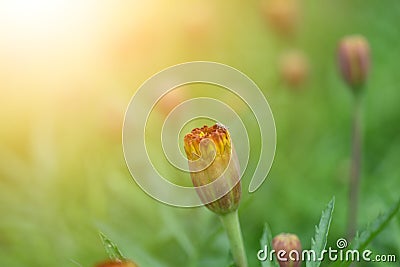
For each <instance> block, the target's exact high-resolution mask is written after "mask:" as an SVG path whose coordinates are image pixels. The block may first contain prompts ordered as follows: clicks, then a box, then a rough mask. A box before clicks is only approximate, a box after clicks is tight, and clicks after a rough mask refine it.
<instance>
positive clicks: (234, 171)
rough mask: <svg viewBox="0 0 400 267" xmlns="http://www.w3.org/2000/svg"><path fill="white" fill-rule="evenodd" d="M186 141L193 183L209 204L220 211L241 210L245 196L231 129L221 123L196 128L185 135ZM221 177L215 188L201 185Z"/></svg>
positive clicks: (205, 202) (214, 210) (207, 204)
mask: <svg viewBox="0 0 400 267" xmlns="http://www.w3.org/2000/svg"><path fill="white" fill-rule="evenodd" d="M184 142H185V151H186V155H187V157H188V159H189V168H190V170H191V173H190V175H191V177H192V182H193V185H194V186H196V190H197V193H198V195H199V197H200V199H201V200H202V201H203V203H204V204H205V205H206V207H207V208H209V209H210V210H211V211H213V212H215V213H218V214H227V213H230V212H233V211H235V210H237V208H238V206H239V201H240V197H241V185H240V170H239V163H238V159H237V157H236V152H235V150H234V148H233V146H232V142H231V138H230V135H229V132H228V129H226V128H225V127H224V126H222V125H221V124H215V125H214V126H212V127H208V126H203V127H202V128H195V129H193V130H192V132H191V133H189V134H187V135H186V136H185V138H184ZM210 163H211V164H210ZM207 166H208V167H207ZM218 178H221V179H219V180H218V182H217V183H214V184H213V186H212V187H207V188H206V189H204V188H200V186H203V185H207V184H209V183H212V182H214V181H216V180H217V179H218ZM233 185H234V186H233ZM232 186H233V187H232ZM229 189H230V190H229ZM227 191H228V193H227V194H225V195H223V196H222V197H221V198H219V199H218V200H215V201H212V200H214V198H215V196H216V195H219V194H221V192H227Z"/></svg>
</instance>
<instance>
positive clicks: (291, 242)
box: [272, 233, 302, 267]
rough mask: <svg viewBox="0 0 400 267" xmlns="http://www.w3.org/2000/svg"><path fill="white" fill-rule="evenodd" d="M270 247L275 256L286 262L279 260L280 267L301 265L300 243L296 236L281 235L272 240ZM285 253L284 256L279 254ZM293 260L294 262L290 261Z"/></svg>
mask: <svg viewBox="0 0 400 267" xmlns="http://www.w3.org/2000/svg"><path fill="white" fill-rule="evenodd" d="M272 247H273V249H274V250H275V253H276V255H280V258H281V259H282V258H284V259H286V260H279V257H277V258H278V262H279V266H280V267H298V266H300V263H301V251H302V248H301V243H300V239H299V238H298V237H297V235H294V234H287V233H282V234H279V235H277V236H275V237H274V239H273V240H272ZM281 250H282V251H285V254H284V255H282V254H279V251H281ZM292 259H294V260H292Z"/></svg>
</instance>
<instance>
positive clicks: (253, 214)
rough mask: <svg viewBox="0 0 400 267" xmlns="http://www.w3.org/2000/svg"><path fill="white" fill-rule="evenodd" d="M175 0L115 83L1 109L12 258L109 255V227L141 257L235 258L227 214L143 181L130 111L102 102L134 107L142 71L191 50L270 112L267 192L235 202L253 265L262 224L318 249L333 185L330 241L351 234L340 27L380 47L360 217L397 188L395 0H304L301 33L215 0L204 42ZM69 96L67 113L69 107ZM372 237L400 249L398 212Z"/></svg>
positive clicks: (399, 55) (91, 259)
mask: <svg viewBox="0 0 400 267" xmlns="http://www.w3.org/2000/svg"><path fill="white" fill-rule="evenodd" d="M158 4H160V5H162V4H161V3H158ZM164 5H165V4H164ZM170 5H172V6H173V7H177V8H176V9H168V10H166V11H165V13H163V16H161V17H160V18H159V21H157V24H155V26H156V27H160V28H161V29H162V31H163V32H168V33H170V36H166V39H165V40H163V41H162V42H160V43H157V44H156V49H155V50H154V51H155V52H154V53H151V54H148V55H147V57H145V58H144V59H143V60H141V59H135V58H132V59H131V58H128V60H131V62H128V63H127V64H126V65H124V67H123V68H122V67H121V68H117V67H116V68H115V73H113V76H112V77H110V78H109V80H106V79H105V78H100V77H99V80H98V82H96V83H94V84H96V85H97V86H98V88H95V89H88V90H85V89H80V90H75V91H73V92H77V93H78V95H77V96H74V98H73V99H72V100H71V99H65V98H64V97H60V98H59V99H58V100H57V99H56V100H54V98H53V97H52V94H51V93H50V95H49V98H48V99H49V100H44V101H45V102H44V104H40V106H39V104H38V106H37V107H36V106H35V103H31V106H30V107H36V109H35V111H29V109H27V110H26V114H25V113H24V115H23V116H22V115H21V116H20V115H18V116H14V117H13V116H12V115H9V114H2V115H1V117H0V118H1V120H2V121H1V124H2V126H1V128H2V129H1V138H2V140H3V141H2V142H1V143H0V159H1V160H0V216H1V219H0V263H1V265H2V266H8V267H14V266H31V267H36V266H37V267H39V266H40V267H44V266H76V264H75V263H74V262H78V263H79V264H81V265H82V266H88V267H89V266H93V264H94V263H96V262H99V261H101V260H103V259H105V258H107V255H106V253H105V251H104V249H103V246H102V244H101V240H100V238H99V235H98V232H99V230H100V231H102V232H104V233H105V234H106V236H108V237H109V238H110V239H111V240H113V241H115V242H116V243H117V244H118V246H119V248H120V249H121V250H122V253H123V255H125V256H126V257H128V258H131V259H133V260H134V261H135V262H137V263H138V264H139V265H140V266H144V267H146V266H151V267H157V266H160V267H161V266H189V267H190V266H193V267H194V266H211V267H213V266H226V263H227V259H228V241H227V239H226V237H225V235H224V234H223V231H222V227H221V226H220V224H219V222H218V218H216V217H215V216H214V215H213V214H211V212H209V211H208V210H206V209H204V208H196V209H183V208H175V207H170V206H166V205H164V204H161V203H159V202H157V201H156V200H154V199H152V198H151V197H150V196H148V195H146V194H145V193H144V192H143V191H142V190H141V189H140V188H139V187H138V186H137V185H136V184H135V182H134V181H133V179H132V178H131V177H130V174H129V172H128V170H127V167H126V165H125V162H124V158H123V153H122V146H121V140H120V139H121V138H120V134H121V133H120V127H121V125H120V124H118V121H119V120H121V117H122V115H123V113H118V112H117V116H116V117H115V118H114V117H112V115H111V117H110V116H108V115H109V113H110V111H109V110H108V109H107V108H106V106H108V104H109V102H111V101H112V99H121V101H120V102H118V104H117V106H118V107H119V106H122V109H123V108H125V107H126V106H127V104H128V103H129V99H130V97H131V96H132V95H133V93H134V91H135V88H138V86H139V85H140V84H141V83H142V82H143V81H144V80H145V79H147V78H148V77H149V76H151V75H152V74H154V73H156V72H158V71H160V70H161V69H163V68H165V67H167V66H170V65H173V64H177V63H181V62H185V61H192V60H210V61H216V62H222V63H225V64H228V65H231V66H233V67H235V68H237V69H239V70H240V71H242V72H244V73H245V74H246V75H248V76H249V77H250V78H252V79H253V80H254V81H255V82H256V83H257V84H258V86H259V87H260V88H261V89H262V90H263V93H264V95H265V96H266V98H267V99H268V101H269V103H270V105H271V108H272V110H273V113H274V117H275V121H276V127H277V136H278V141H277V151H276V157H275V161H274V164H273V167H272V169H271V172H270V174H269V176H268V179H267V180H266V181H265V183H264V184H263V186H262V187H261V188H260V189H259V190H258V191H257V192H255V193H254V194H248V193H247V192H246V190H244V196H243V201H242V205H241V207H240V209H239V214H240V218H241V225H242V228H243V235H244V240H245V245H246V248H247V253H248V257H249V262H250V266H259V263H258V262H257V258H256V253H257V251H258V249H259V238H260V236H261V234H262V231H263V225H264V223H265V222H268V224H269V225H270V226H271V229H272V231H273V233H280V232H292V233H295V234H297V235H298V236H299V238H300V240H301V241H302V243H303V247H304V248H309V247H310V245H311V244H310V240H309V237H310V236H312V235H313V232H314V225H315V223H316V222H317V221H318V218H319V215H320V211H321V210H322V209H323V207H324V206H325V203H327V202H328V200H329V199H330V198H331V197H332V196H336V206H335V213H334V216H333V221H332V224H331V232H330V235H329V238H328V245H332V246H335V243H336V240H337V239H338V238H341V237H344V236H345V225H346V212H347V208H346V207H347V189H348V186H347V185H348V183H347V176H348V167H349V151H350V146H349V142H350V110H351V109H350V105H351V94H350V93H349V90H348V89H347V88H346V85H345V84H344V82H342V80H341V79H340V77H339V75H338V72H337V69H336V61H335V49H336V44H337V41H338V40H339V39H340V38H341V37H342V36H344V35H347V34H353V33H360V34H363V35H364V36H366V38H367V39H368V40H369V42H370V45H371V49H372V71H371V75H370V78H369V82H368V87H367V88H366V89H367V92H366V95H365V99H364V104H365V105H364V130H365V131H364V145H365V150H364V153H363V162H362V170H363V171H362V184H361V186H362V187H361V195H360V209H359V214H358V215H359V226H360V227H361V226H363V225H366V224H367V222H369V221H371V220H372V219H374V218H375V217H376V216H377V215H378V214H379V212H380V211H384V210H386V208H387V207H388V206H389V205H390V204H391V203H393V202H395V201H396V200H397V199H398V197H399V196H400V180H399V173H400V166H399V164H398V159H399V158H400V135H399V132H400V124H399V121H400V112H399V104H398V102H399V99H400V90H399V89H398V80H399V79H398V68H399V64H400V63H399V59H400V50H399V49H398V48H399V47H400V28H399V27H398V18H399V17H400V2H399V1H397V0H387V1H373V0H368V1H365V0H357V1H345V0H341V1H316V0H307V1H301V6H302V16H301V27H300V29H299V33H298V36H297V37H296V38H295V39H294V40H289V39H285V38H281V37H279V36H277V35H276V34H275V33H274V32H273V31H272V30H271V29H270V28H269V27H268V25H266V22H265V20H264V19H263V18H262V16H261V13H260V10H259V2H258V1H247V2H232V1H220V2H218V3H214V4H213V7H214V8H215V10H216V18H215V20H216V22H215V25H213V26H210V27H211V30H213V31H214V34H213V38H210V39H207V38H205V40H203V42H201V43H199V42H197V41H195V40H194V41H193V40H192V39H189V40H188V39H187V38H184V37H183V36H184V33H183V32H181V28H180V26H179V25H180V23H179V21H178V22H177V21H175V20H174V18H176V17H175V16H177V15H178V14H180V12H185V11H182V10H184V9H183V8H182V5H184V3H180V2H179V1H173V2H171V3H170ZM178 7H179V8H178ZM171 21H172V22H174V23H172V22H171ZM164 22H165V23H164ZM291 48H296V49H301V50H303V51H304V53H305V54H306V55H307V57H308V60H309V64H310V74H309V79H308V80H307V82H306V84H304V85H303V86H302V88H299V89H295V90H293V88H289V87H288V86H286V85H285V84H284V83H283V82H282V81H281V79H280V77H279V73H278V68H277V62H278V60H279V57H280V55H281V54H282V53H284V51H286V50H287V49H291ZM76 100H78V101H76ZM2 101H5V99H3V100H2ZM26 101H27V102H28V100H26ZM57 101H59V102H57ZM64 101H65V106H67V107H68V111H66V110H65V106H60V105H59V103H63V102H64ZM111 113H112V111H111ZM249 116H250V115H249ZM110 120H111V123H110ZM114 121H117V123H116V125H117V126H115V124H113V123H114ZM114 126H115V127H114ZM113 127H114V128H113ZM109 128H111V129H109ZM250 132H251V129H250ZM257 147H258V144H257V143H256V144H253V146H252V149H254V150H257ZM253 165H254V162H253ZM250 167H251V166H250ZM253 167H254V166H253ZM244 183H245V186H244V187H243V188H244V189H246V188H247V187H246V185H248V181H244ZM369 248H370V249H371V250H372V251H374V253H376V254H378V253H382V254H396V255H397V256H398V257H399V255H400V217H399V215H397V216H396V217H395V218H394V220H392V222H391V223H390V224H389V225H388V227H387V228H386V229H385V230H384V231H383V232H382V233H381V234H380V235H379V236H378V237H377V238H376V239H375V240H374V241H373V242H372V243H371V244H370V246H369ZM365 266H378V265H374V264H373V263H370V264H369V265H365ZM385 266H396V264H389V263H387V264H385Z"/></svg>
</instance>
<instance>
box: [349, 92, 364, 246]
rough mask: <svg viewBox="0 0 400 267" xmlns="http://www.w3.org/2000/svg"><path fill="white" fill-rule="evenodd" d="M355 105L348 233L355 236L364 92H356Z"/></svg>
mask: <svg viewBox="0 0 400 267" xmlns="http://www.w3.org/2000/svg"><path fill="white" fill-rule="evenodd" d="M354 97H355V99H354V105H353V122H352V140H351V150H352V151H351V167H350V188H349V209H348V225H347V234H348V237H349V238H353V237H354V235H355V233H356V230H357V212H358V195H359V188H360V175H361V153H362V152H361V151H362V94H356V95H355V96H354Z"/></svg>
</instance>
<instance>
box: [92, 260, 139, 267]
mask: <svg viewBox="0 0 400 267" xmlns="http://www.w3.org/2000/svg"><path fill="white" fill-rule="evenodd" d="M96 267H139V266H138V265H137V264H136V263H134V262H132V261H106V262H103V263H99V264H97V265H96Z"/></svg>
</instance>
